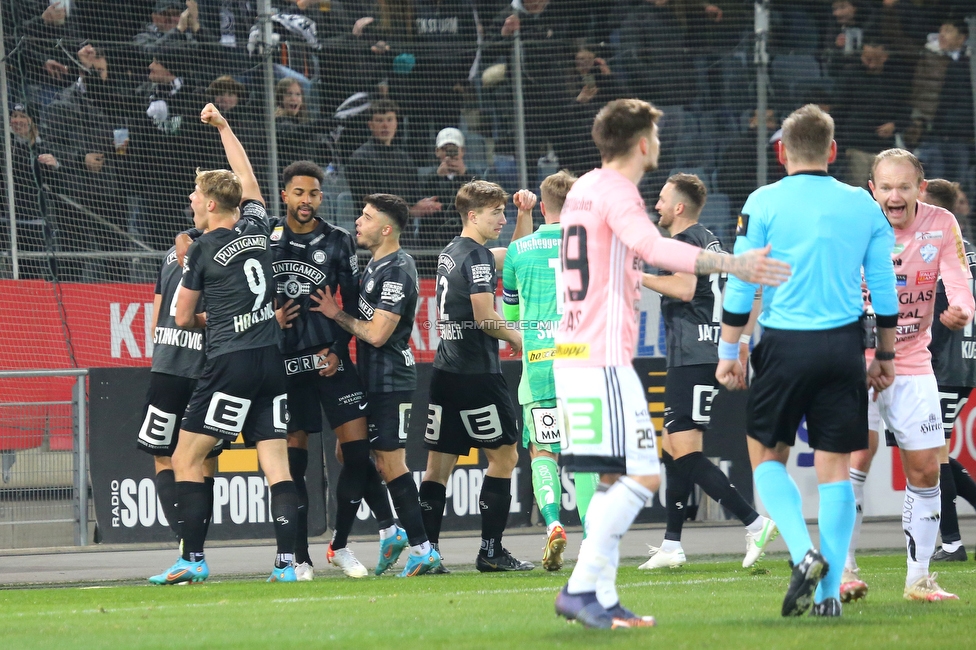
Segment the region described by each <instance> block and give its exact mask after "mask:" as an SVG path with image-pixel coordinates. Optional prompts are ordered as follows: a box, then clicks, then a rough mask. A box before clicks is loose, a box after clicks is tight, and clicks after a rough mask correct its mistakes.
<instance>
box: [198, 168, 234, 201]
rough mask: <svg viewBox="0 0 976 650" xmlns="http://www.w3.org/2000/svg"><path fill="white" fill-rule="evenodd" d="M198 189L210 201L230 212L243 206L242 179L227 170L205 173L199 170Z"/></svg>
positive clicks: (214, 170) (213, 170) (212, 170)
mask: <svg viewBox="0 0 976 650" xmlns="http://www.w3.org/2000/svg"><path fill="white" fill-rule="evenodd" d="M196 184H197V187H199V188H200V191H201V192H202V193H203V195H204V196H206V197H207V198H208V199H211V200H212V201H216V202H217V207H218V208H219V209H220V210H222V211H224V212H230V211H233V210H236V209H237V206H239V205H240V204H241V194H242V193H243V190H242V188H241V179H239V178H238V177H237V174H235V173H234V172H232V171H229V170H227V169H211V170H208V171H204V170H202V169H200V168H199V167H198V168H197V177H196Z"/></svg>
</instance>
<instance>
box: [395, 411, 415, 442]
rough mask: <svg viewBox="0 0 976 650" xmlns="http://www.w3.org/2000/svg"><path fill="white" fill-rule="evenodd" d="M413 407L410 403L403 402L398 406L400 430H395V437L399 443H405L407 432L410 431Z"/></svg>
mask: <svg viewBox="0 0 976 650" xmlns="http://www.w3.org/2000/svg"><path fill="white" fill-rule="evenodd" d="M412 407H413V405H412V404H411V403H410V402H404V403H403V404H400V406H399V411H400V428H399V429H398V430H397V435H398V437H399V440H400V442H401V443H406V442H407V431H409V430H410V414H411V413H412V412H413V408H412Z"/></svg>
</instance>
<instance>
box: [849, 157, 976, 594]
mask: <svg viewBox="0 0 976 650" xmlns="http://www.w3.org/2000/svg"><path fill="white" fill-rule="evenodd" d="M871 176H872V180H871V181H870V182H869V185H870V188H871V191H872V192H873V193H874V198H875V200H876V201H877V202H878V204H879V205H880V206H881V208H882V210H884V213H885V216H887V217H888V221H889V222H890V223H891V225H892V226H894V228H895V248H894V250H892V252H891V259H892V262H893V263H894V265H895V280H896V284H897V289H898V303H899V314H898V326H897V329H896V335H897V338H896V340H895V355H896V356H895V375H896V376H895V383H894V384H892V385H891V387H890V388H889V389H888V390H886V391H884V392H882V393H880V394H878V395H877V396H876V401H874V400H872V401H870V402H869V403H868V407H869V408H868V422H869V428H870V440H871V444H870V447H869V448H868V449H865V450H863V451H859V452H854V453H852V454H851V483H852V484H853V485H854V493H855V497H856V500H857V504H858V516H857V519H856V526H855V532H854V537H853V538H852V540H851V546H850V550H849V552H848V557H847V565H846V567H845V569H844V577H843V580H842V584H841V599H842V600H843V601H844V602H848V601H850V600H856V599H858V598H861V597H863V596H864V595H865V594H867V584H865V583H864V581H863V580H861V579H860V576H859V575H858V569H857V562H856V561H855V559H854V551H855V549H856V547H857V538H858V532H859V529H860V524H861V507H862V504H863V500H864V481H865V479H866V478H867V472H868V469H869V468H870V466H871V460H872V459H873V457H874V454H875V453H876V451H877V448H878V431H881V430H882V426H883V425H884V424H886V425H887V429H888V430H889V431H891V432H892V433H893V434H894V440H895V442H896V443H897V445H898V447H899V449H900V451H901V461H902V466H903V467H904V469H905V478H906V479H907V487H906V489H905V505H904V509H903V511H902V522H903V524H902V525H903V528H904V531H905V538H906V540H907V545H908V575H907V577H906V579H905V599H906V600H923V601H937V600H949V599H952V600H955V599H956V598H957V597H956V595H955V594H951V593H949V592H947V591H945V590H943V589H942V588H941V587H939V585H938V584H937V583H936V582H935V579H934V576H932V575H929V558H930V557H931V556H932V553H933V552H934V551H935V543H936V537H937V535H938V532H939V519H940V516H941V512H942V504H941V500H940V491H939V450H940V449H941V448H943V447H944V445H945V436H944V430H943V426H942V409H941V407H940V404H939V390H938V385H937V382H936V378H935V373H934V371H933V370H932V355H931V353H930V352H929V349H928V346H929V341H931V339H932V332H931V327H932V317H933V313H934V311H935V293H936V283H937V282H938V280H939V277H940V275H941V278H942V282H943V284H944V285H945V289H946V296H947V297H948V300H949V307H948V309H946V310H945V311H944V312H943V313H942V315H941V316H940V317H939V320H940V321H941V322H942V324H943V325H945V326H946V327H947V328H949V329H952V330H958V329H962V328H963V327H965V326H966V325H967V324H968V323H970V322H972V319H973V312H974V309H976V305H974V301H973V293H972V291H971V290H970V288H969V280H970V278H971V277H972V276H971V275H970V272H969V264H968V263H967V261H966V251H965V248H964V247H963V240H962V234H961V233H960V231H959V224H958V223H957V222H956V218H955V217H954V216H953V215H952V213H951V212H949V211H948V210H945V209H943V208H939V207H936V206H934V205H929V204H927V203H922V202H920V201H919V200H918V195H919V192H920V191H922V190H924V189H925V181H924V180H923V179H924V178H925V177H924V175H923V171H922V164H921V163H920V162H919V161H918V159H917V158H916V157H915V156H914V155H913V154H911V153H910V152H908V151H905V150H904V149H888V150H887V151H883V152H881V153H880V154H878V156H877V157H876V158H875V161H874V168H873V170H872V173H871ZM872 352H873V351H872V350H867V351H866V353H865V356H866V357H867V362H868V363H870V362H871V358H872V355H871V353H872ZM882 418H883V421H882Z"/></svg>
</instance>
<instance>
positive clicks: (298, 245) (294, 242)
mask: <svg viewBox="0 0 976 650" xmlns="http://www.w3.org/2000/svg"><path fill="white" fill-rule="evenodd" d="M288 245H289V246H294V247H295V248H301V249H303V250H304V248H305V244H303V243H301V242H297V241H291V240H289V241H288Z"/></svg>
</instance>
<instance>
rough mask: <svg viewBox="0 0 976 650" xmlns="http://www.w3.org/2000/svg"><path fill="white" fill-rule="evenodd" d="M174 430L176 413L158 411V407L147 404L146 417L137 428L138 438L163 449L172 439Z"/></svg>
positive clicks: (153, 446)
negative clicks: (140, 427) (138, 428)
mask: <svg viewBox="0 0 976 650" xmlns="http://www.w3.org/2000/svg"><path fill="white" fill-rule="evenodd" d="M175 431H176V414H175V413H167V412H166V411H160V410H159V409H158V408H156V407H155V406H153V405H152V404H150V405H149V408H148V409H146V419H145V420H144V421H143V423H142V429H140V430H139V440H142V441H143V442H144V443H146V444H147V445H148V446H150V447H152V448H154V449H165V448H167V447H169V445H170V443H171V442H172V441H173V433H174V432H175Z"/></svg>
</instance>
